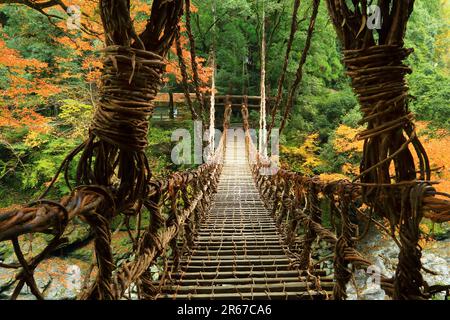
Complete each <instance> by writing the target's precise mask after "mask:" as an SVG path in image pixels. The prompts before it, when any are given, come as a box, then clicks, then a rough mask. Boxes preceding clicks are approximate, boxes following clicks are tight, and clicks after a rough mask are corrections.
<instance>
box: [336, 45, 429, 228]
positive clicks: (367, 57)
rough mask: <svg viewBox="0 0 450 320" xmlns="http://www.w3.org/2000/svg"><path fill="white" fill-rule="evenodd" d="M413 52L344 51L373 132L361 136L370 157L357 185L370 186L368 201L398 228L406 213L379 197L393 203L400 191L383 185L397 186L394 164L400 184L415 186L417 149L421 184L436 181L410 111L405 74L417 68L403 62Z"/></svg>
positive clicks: (385, 47)
mask: <svg viewBox="0 0 450 320" xmlns="http://www.w3.org/2000/svg"><path fill="white" fill-rule="evenodd" d="M411 52H412V50H411V49H405V48H403V47H401V46H395V45H380V46H373V47H370V48H367V49H364V50H346V51H344V62H345V65H346V66H347V69H348V71H347V74H348V75H349V76H350V77H351V79H352V86H353V88H354V90H355V93H356V94H357V96H358V99H359V102H360V105H361V111H362V112H363V114H364V117H363V119H362V120H361V122H360V123H361V124H365V123H367V129H365V130H364V131H362V132H361V133H360V134H359V135H358V139H360V140H364V152H363V160H362V163H361V174H360V175H359V176H358V177H357V178H356V179H355V180H357V179H360V180H361V182H362V183H364V184H366V186H364V187H363V193H364V196H365V201H366V202H368V203H372V204H373V205H374V206H375V207H377V208H379V209H380V210H378V211H379V212H380V213H382V214H383V215H385V216H386V217H387V218H388V219H389V220H390V221H391V223H392V225H396V224H397V222H398V219H399V215H398V212H399V209H400V208H399V207H398V205H396V204H395V203H394V202H393V201H392V200H386V201H379V198H377V195H378V197H380V198H383V199H386V198H390V199H392V198H393V197H392V193H397V192H398V189H393V188H385V187H382V186H380V185H382V184H391V174H392V172H390V166H391V164H392V163H393V164H394V165H395V169H396V170H395V181H396V182H400V181H414V180H415V179H416V169H415V164H414V159H413V156H412V153H411V151H410V149H409V147H410V146H412V147H413V148H414V150H415V153H416V154H417V157H418V159H419V165H420V168H419V179H420V180H429V179H430V166H429V162H428V157H427V155H426V153H425V150H424V148H423V147H422V145H421V143H420V141H419V140H418V138H417V135H416V133H415V130H414V125H413V123H412V119H413V116H412V114H411V113H410V112H409V110H408V107H407V99H408V87H407V85H406V81H405V75H406V74H408V73H411V69H410V68H409V67H408V66H406V65H404V64H403V62H402V61H403V60H404V59H405V58H406V57H407V56H408V55H409V54H410V53H411ZM370 184H373V185H370ZM388 193H390V195H389V196H388ZM397 195H398V194H397Z"/></svg>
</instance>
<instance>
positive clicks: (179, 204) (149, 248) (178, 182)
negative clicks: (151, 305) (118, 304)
mask: <svg viewBox="0 0 450 320" xmlns="http://www.w3.org/2000/svg"><path fill="white" fill-rule="evenodd" d="M225 135H226V133H224V135H223V136H222V139H221V141H220V143H219V145H218V148H217V149H216V151H215V153H214V155H213V157H211V158H209V159H208V161H207V162H206V163H205V164H203V165H201V166H199V167H198V168H196V169H193V170H187V171H184V172H176V173H173V174H171V175H170V176H169V177H168V178H166V179H159V180H151V182H150V184H149V185H147V195H146V197H145V199H143V205H144V207H145V210H147V212H148V215H149V219H148V220H149V221H148V224H147V225H145V224H144V221H143V220H144V219H143V214H144V211H145V210H144V209H143V210H141V211H139V212H137V214H136V215H135V216H133V217H134V218H135V220H136V224H137V226H138V227H137V228H136V230H133V231H132V230H131V228H130V227H129V222H130V218H131V216H130V215H127V214H125V213H124V212H119V211H117V210H116V206H115V203H116V196H117V195H116V191H115V190H114V189H112V188H108V189H107V188H105V187H102V186H93V185H92V186H78V187H76V188H75V189H74V190H73V191H72V192H71V193H70V194H69V195H68V196H65V197H63V198H62V199H61V200H60V201H53V200H44V199H43V200H39V201H35V202H32V203H29V204H27V205H24V206H13V207H11V208H4V209H0V242H3V241H11V242H12V244H13V248H14V252H15V255H16V257H17V261H18V262H17V263H13V264H5V263H2V264H0V268H12V269H17V275H16V283H15V289H14V291H13V293H12V295H11V297H10V298H11V299H16V298H17V297H18V296H19V294H20V292H21V290H22V288H23V287H24V286H25V285H27V286H28V287H29V288H30V290H31V292H32V294H33V295H35V296H36V298H38V299H44V298H45V297H44V295H43V294H42V292H41V291H40V289H39V288H38V286H37V285H36V280H35V276H34V271H35V269H36V268H37V267H38V266H39V264H40V263H41V262H42V261H44V260H45V259H46V258H48V257H49V256H51V254H52V253H54V252H55V251H56V250H58V249H59V248H61V247H62V246H64V245H65V244H67V242H68V240H67V235H68V232H69V229H72V228H68V225H69V224H71V223H72V221H73V220H74V219H75V218H80V219H81V220H83V221H84V222H86V223H87V224H88V225H89V226H90V228H91V232H92V233H93V235H94V236H93V238H94V240H93V241H94V248H95V250H94V251H95V262H94V263H93V265H94V269H95V268H96V269H97V271H96V272H95V273H96V276H95V279H91V275H90V274H88V275H86V277H87V278H88V279H87V281H86V280H85V281H84V282H85V283H88V284H89V285H88V287H87V288H85V289H84V290H83V291H82V292H81V293H80V295H79V297H78V298H80V299H120V298H123V297H124V295H125V292H126V290H127V289H128V288H130V286H131V285H132V284H135V285H136V286H137V287H138V288H139V290H138V293H139V295H140V297H142V296H145V295H146V294H147V293H148V292H149V290H150V289H149V281H148V280H149V279H151V275H150V274H149V272H150V271H149V270H150V269H149V268H150V266H151V265H153V264H154V263H155V262H156V259H157V258H158V257H161V256H164V255H166V254H167V249H168V248H169V247H171V248H172V254H173V255H174V257H175V259H176V258H177V256H178V255H179V254H180V252H179V250H178V249H177V247H176V246H175V245H174V244H175V243H176V239H179V240H180V241H181V242H182V243H183V248H184V249H187V248H188V247H189V243H191V242H192V241H191V240H192V237H193V236H194V235H195V230H196V227H197V225H198V224H199V222H200V221H201V220H202V219H203V218H204V215H205V212H207V210H208V208H209V205H210V199H211V196H212V194H213V193H214V192H215V189H216V186H217V183H218V178H219V176H220V173H221V169H222V165H223V156H224V148H225V145H224V144H225V143H224V141H225V139H226V138H225ZM117 216H120V217H121V218H122V219H123V221H124V222H125V225H127V229H128V233H129V235H130V238H131V240H132V243H133V248H132V249H131V250H130V254H129V258H128V259H127V260H126V261H121V263H120V266H118V265H117V264H116V263H117V261H114V259H113V252H112V251H113V249H112V244H111V235H112V233H113V230H112V226H111V223H112V219H113V218H115V217H117ZM36 233H43V234H50V235H53V239H52V240H51V241H50V242H49V243H48V244H47V246H46V247H45V249H43V250H42V251H41V252H40V253H39V254H37V255H35V256H33V257H31V258H25V254H24V253H23V250H22V248H21V245H20V242H19V237H20V236H22V235H27V234H36ZM133 233H134V234H133ZM183 248H182V249H183Z"/></svg>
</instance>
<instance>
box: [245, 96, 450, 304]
mask: <svg viewBox="0 0 450 320" xmlns="http://www.w3.org/2000/svg"><path fill="white" fill-rule="evenodd" d="M242 116H243V122H244V123H243V126H244V130H245V132H246V139H245V140H246V151H247V155H248V159H249V163H250V166H251V170H252V173H253V177H254V180H255V183H256V186H257V189H258V190H259V192H260V195H261V197H262V199H263V201H264V203H265V206H266V207H267V208H268V210H270V212H271V214H272V216H273V218H274V220H275V221H276V223H277V226H278V228H279V229H280V232H281V233H282V234H283V236H284V239H285V242H286V244H287V245H288V247H289V248H290V249H292V250H290V251H291V254H292V255H293V256H294V257H295V260H296V261H295V266H296V267H297V268H299V269H301V270H309V269H311V271H312V270H313V261H312V259H311V253H312V244H313V243H314V241H315V240H317V239H320V240H322V241H325V242H327V243H328V244H329V245H331V246H332V247H334V253H333V266H334V283H335V285H334V291H333V298H334V299H337V300H341V299H345V298H346V297H347V295H346V285H347V283H348V282H349V280H350V279H351V277H352V269H355V268H356V269H367V267H369V266H370V265H372V262H371V261H370V260H369V259H368V258H366V257H364V256H363V255H362V254H361V253H359V252H358V251H357V250H356V244H357V241H358V240H359V239H360V238H362V236H361V235H360V234H358V228H357V221H358V219H364V220H369V221H368V223H370V222H371V221H372V220H373V218H372V213H373V208H371V207H370V206H367V205H363V204H364V202H363V198H362V187H363V186H362V185H361V184H360V183H352V182H350V181H349V180H338V181H324V180H322V179H320V177H318V176H313V177H307V176H303V175H302V174H300V173H297V172H292V171H288V170H284V169H278V170H277V172H276V173H275V174H266V173H267V172H268V170H269V168H270V167H271V162H270V160H269V158H267V157H264V156H262V155H260V154H259V153H258V150H257V148H256V146H255V145H254V142H253V140H252V137H251V135H250V131H249V123H248V109H247V107H246V105H245V104H244V105H243V107H242ZM404 188H405V189H404V192H406V193H405V194H406V195H408V194H409V196H410V199H411V202H412V203H414V207H415V208H416V210H418V211H420V212H423V216H424V217H427V218H429V219H430V220H432V221H434V222H444V221H450V201H449V200H448V199H445V197H447V195H446V194H443V193H439V192H436V191H435V189H434V188H433V187H432V186H431V184H430V183H426V184H425V183H421V182H416V183H415V184H413V186H411V184H405V186H404ZM420 190H421V193H420V195H421V197H419V198H418V197H416V196H415V195H416V193H417V192H420ZM323 203H327V204H328V208H329V212H328V214H329V215H330V217H329V220H330V221H333V225H334V227H336V225H337V224H338V225H339V228H337V230H332V228H330V227H325V226H324V224H323V222H322V219H323V215H324V214H325V212H324V210H323V209H322V208H323V206H322V205H321V204H323ZM367 212H368V213H369V214H367ZM337 221H338V222H339V223H337ZM369 226H370V225H369V224H367V225H366V228H368V227H369ZM300 228H303V229H304V236H303V240H302V242H301V246H300V248H301V250H300V253H298V254H297V253H295V248H294V244H295V240H296V239H297V238H298V235H299V232H300ZM364 233H365V232H364ZM390 235H392V234H391V233H390ZM392 236H393V237H394V238H395V236H394V235H392ZM396 242H397V243H398V244H399V243H400V242H399V241H398V240H396ZM413 271H414V266H411V272H413ZM417 272H420V268H419V270H417ZM380 279H381V283H380V285H381V287H382V288H383V289H384V290H385V292H386V294H388V295H389V296H391V297H392V296H394V291H395V287H394V282H395V281H394V278H388V277H387V276H384V275H381V277H380ZM423 289H424V290H423V291H424V296H425V297H427V298H429V297H430V296H431V292H432V290H429V289H430V288H428V287H427V284H426V283H425V288H423ZM441 289H443V290H446V289H445V288H441ZM433 293H435V291H434V292H433Z"/></svg>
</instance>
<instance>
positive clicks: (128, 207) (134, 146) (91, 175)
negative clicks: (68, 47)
mask: <svg viewBox="0 0 450 320" xmlns="http://www.w3.org/2000/svg"><path fill="white" fill-rule="evenodd" d="M182 6H183V4H182V3H181V1H163V0H155V1H153V4H152V8H151V15H150V19H149V20H148V22H147V25H146V27H145V29H144V31H143V32H142V33H141V34H139V35H138V34H137V33H136V31H135V29H134V24H133V21H132V20H131V13H130V1H128V0H115V1H113V0H101V1H100V15H101V18H102V22H103V27H104V31H105V44H106V47H105V48H104V49H103V50H102V53H103V70H102V76H101V86H100V92H99V101H98V104H97V106H96V110H95V113H94V118H93V120H92V124H91V127H90V130H89V137H88V139H87V140H86V141H85V142H83V144H82V145H81V146H80V147H78V148H77V149H76V150H75V151H74V153H73V154H72V155H71V156H72V158H73V157H74V155H75V154H76V153H81V157H80V160H79V163H78V168H77V176H76V181H77V184H79V185H94V186H95V185H98V186H104V187H106V188H107V189H108V190H109V191H110V192H111V193H112V195H113V199H114V202H115V205H116V207H115V212H111V210H113V209H112V208H109V209H105V212H97V214H99V215H101V216H103V218H105V219H108V218H109V217H112V216H114V214H115V213H123V214H125V215H127V216H131V215H133V216H137V217H138V219H139V215H140V212H141V208H142V206H143V203H144V201H145V198H146V196H147V194H148V192H149V182H150V178H151V170H150V168H149V164H148V160H147V157H146V154H145V148H146V147H147V133H148V119H149V116H150V115H151V113H152V110H153V103H152V101H153V99H154V98H155V96H156V94H157V93H158V91H159V88H160V85H161V83H162V77H163V74H164V72H165V62H164V57H165V55H166V54H167V52H168V50H169V48H170V47H171V45H172V41H173V38H174V35H175V31H176V27H177V25H178V22H179V20H180V18H181V14H182V8H183V7H182ZM92 221H93V223H94V222H95V221H103V219H98V218H96V219H92ZM106 228H107V229H108V231H107V233H109V232H110V231H109V226H108V225H107V227H106ZM105 232H106V231H105ZM103 233H104V232H100V233H99V234H103ZM106 240H108V239H106ZM106 242H108V243H106ZM106 242H105V243H104V245H105V246H110V244H109V241H106ZM100 247H101V246H96V252H95V253H96V257H97V261H98V264H99V266H101V265H102V263H101V262H102V261H103V260H104V259H108V263H109V264H112V261H111V258H110V257H106V256H105V254H109V253H108V252H109V251H110V250H109V251H107V250H104V248H103V249H101V248H100ZM112 268H113V267H112V266H108V267H103V268H100V269H99V274H98V275H97V280H98V279H101V283H102V284H103V285H102V286H98V285H97V287H96V288H97V289H96V290H92V289H91V290H90V294H88V295H86V296H85V297H86V298H91V299H101V298H117V296H116V295H115V293H114V292H113V291H112V288H111V286H112V284H111V276H112V272H111V271H112ZM96 283H97V284H98V283H99V282H98V281H97V282H96Z"/></svg>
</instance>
